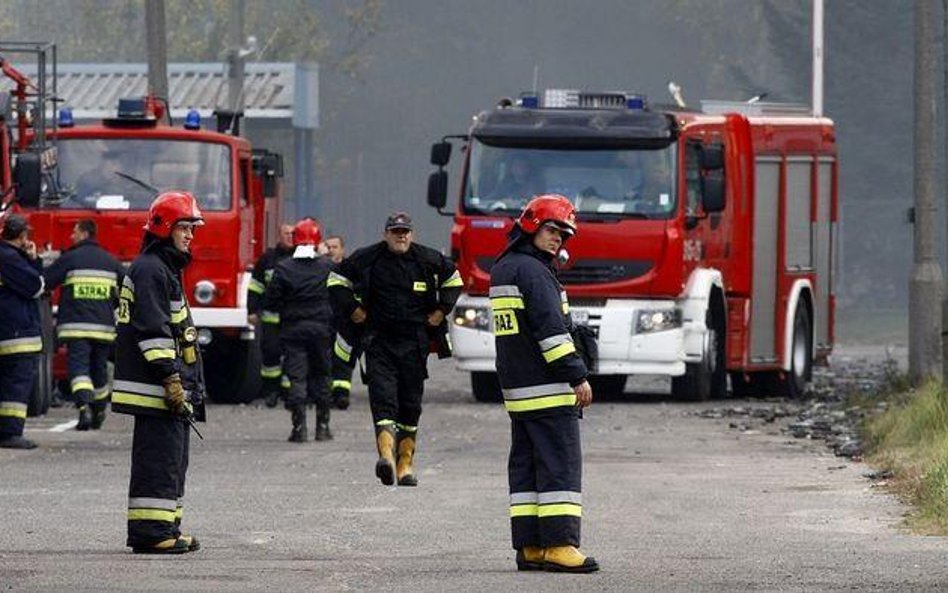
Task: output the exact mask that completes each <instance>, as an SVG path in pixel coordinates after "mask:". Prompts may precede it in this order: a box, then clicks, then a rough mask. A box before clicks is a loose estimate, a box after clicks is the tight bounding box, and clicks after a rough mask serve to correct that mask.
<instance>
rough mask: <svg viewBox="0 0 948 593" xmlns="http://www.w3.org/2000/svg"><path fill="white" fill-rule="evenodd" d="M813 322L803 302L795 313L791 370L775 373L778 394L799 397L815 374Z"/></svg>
mask: <svg viewBox="0 0 948 593" xmlns="http://www.w3.org/2000/svg"><path fill="white" fill-rule="evenodd" d="M812 328H813V324H812V323H811V322H810V313H809V310H808V309H807V308H806V305H805V304H804V303H803V302H801V303H800V304H798V305H797V310H796V312H795V313H794V314H793V341H792V342H791V344H790V370H789V371H785V372H784V371H781V372H778V373H773V374H772V375H771V379H772V381H773V383H774V386H775V391H776V393H777V395H779V396H781V397H788V398H791V399H799V398H801V397H803V394H804V393H805V392H806V384H807V382H808V381H809V380H810V378H811V377H812V374H813V329H812Z"/></svg>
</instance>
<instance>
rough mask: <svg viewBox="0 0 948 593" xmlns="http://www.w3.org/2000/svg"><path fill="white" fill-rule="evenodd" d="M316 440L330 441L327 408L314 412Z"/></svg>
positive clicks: (330, 434) (330, 433) (330, 432)
mask: <svg viewBox="0 0 948 593" xmlns="http://www.w3.org/2000/svg"><path fill="white" fill-rule="evenodd" d="M316 440H317V441H331V440H332V431H331V430H329V408H326V409H325V410H320V409H318V407H317V410H316Z"/></svg>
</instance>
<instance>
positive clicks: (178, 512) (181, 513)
mask: <svg viewBox="0 0 948 593" xmlns="http://www.w3.org/2000/svg"><path fill="white" fill-rule="evenodd" d="M183 516H184V507H178V508H177V509H175V511H174V518H175V519H177V520H178V521H180V520H181V517H183Z"/></svg>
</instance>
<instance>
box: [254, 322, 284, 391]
mask: <svg viewBox="0 0 948 593" xmlns="http://www.w3.org/2000/svg"><path fill="white" fill-rule="evenodd" d="M260 326H261V327H260V333H261V337H260V363H261V364H260V378H261V379H262V380H263V383H264V389H265V392H266V393H271V392H273V391H276V390H278V389H280V387H281V385H283V383H284V382H283V346H282V344H281V343H280V317H279V315H277V314H276V313H273V312H270V311H264V312H263V313H262V315H261V323H260ZM283 386H285V387H289V385H283Z"/></svg>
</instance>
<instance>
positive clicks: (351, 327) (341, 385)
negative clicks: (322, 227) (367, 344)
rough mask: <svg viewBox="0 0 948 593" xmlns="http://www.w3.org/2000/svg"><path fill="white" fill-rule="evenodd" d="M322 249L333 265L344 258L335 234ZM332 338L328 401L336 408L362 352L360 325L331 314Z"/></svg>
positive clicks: (343, 404)
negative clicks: (330, 398) (333, 339)
mask: <svg viewBox="0 0 948 593" xmlns="http://www.w3.org/2000/svg"><path fill="white" fill-rule="evenodd" d="M325 245H326V253H327V254H328V255H329V258H330V259H331V260H332V263H333V264H334V265H339V263H340V262H341V261H342V260H344V259H345V258H346V244H345V241H344V240H343V238H342V237H341V236H339V235H330V236H329V237H328V238H327V239H326V243H325ZM334 322H335V326H336V339H335V343H334V344H333V356H332V403H333V405H334V406H335V407H336V408H338V409H340V410H345V409H348V407H349V393H350V392H351V391H352V371H353V370H354V369H355V365H356V361H358V360H359V357H360V356H362V328H361V327H360V326H358V325H356V324H354V323H353V322H352V320H350V319H344V318H341V317H339V316H338V315H337V316H335V317H334Z"/></svg>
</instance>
